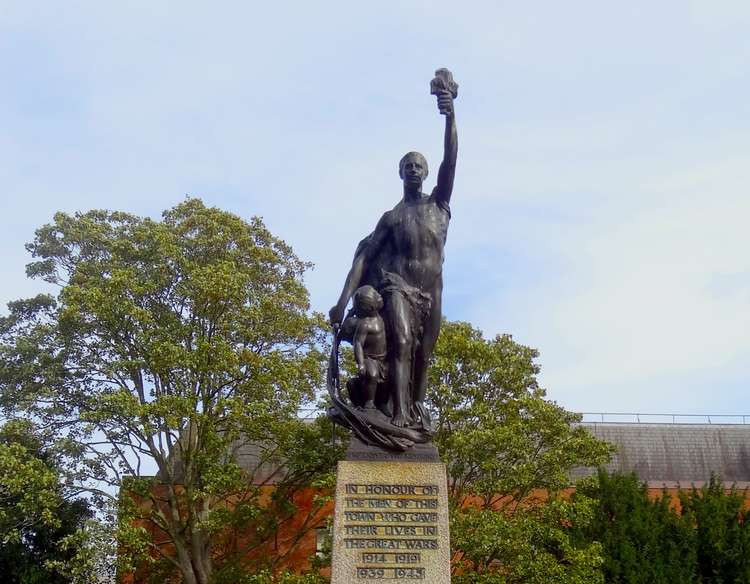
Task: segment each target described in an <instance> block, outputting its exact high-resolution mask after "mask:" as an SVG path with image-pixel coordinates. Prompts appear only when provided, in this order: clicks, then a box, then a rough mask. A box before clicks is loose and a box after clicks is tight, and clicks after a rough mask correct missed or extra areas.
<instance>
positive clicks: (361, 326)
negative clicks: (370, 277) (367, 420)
mask: <svg viewBox="0 0 750 584" xmlns="http://www.w3.org/2000/svg"><path fill="white" fill-rule="evenodd" d="M353 304H354V314H353V315H352V316H349V317H348V318H347V319H346V320H345V321H344V324H343V325H342V327H341V328H342V331H347V332H346V333H345V336H347V337H351V342H352V345H353V346H354V360H355V361H356V363H357V371H358V373H359V375H358V376H356V377H354V378H352V379H350V380H349V381H348V382H347V388H348V390H349V399H351V401H352V403H353V404H354V405H355V406H357V407H358V408H360V409H363V410H374V409H375V397H376V394H377V391H378V386H379V385H380V384H382V383H384V382H385V380H386V373H385V372H386V340H385V323H384V322H383V317H381V316H380V309H381V308H383V297H382V296H381V295H380V294H378V291H377V290H375V288H373V287H372V286H368V285H365V286H362V287H360V288H358V289H357V291H356V292H355V293H354V300H353Z"/></svg>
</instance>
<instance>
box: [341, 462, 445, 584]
mask: <svg viewBox="0 0 750 584" xmlns="http://www.w3.org/2000/svg"><path fill="white" fill-rule="evenodd" d="M376 580H387V581H390V582H420V583H425V584H426V583H429V584H449V583H450V539H449V534H448V494H447V481H446V472H445V465H444V464H442V463H440V462H417V461H412V460H409V461H408V462H403V461H400V460H398V461H393V460H390V461H365V460H344V461H341V462H339V465H338V474H337V481H336V505H335V511H334V525H333V562H332V573H331V583H332V584H354V583H356V584H367V583H369V582H373V581H376Z"/></svg>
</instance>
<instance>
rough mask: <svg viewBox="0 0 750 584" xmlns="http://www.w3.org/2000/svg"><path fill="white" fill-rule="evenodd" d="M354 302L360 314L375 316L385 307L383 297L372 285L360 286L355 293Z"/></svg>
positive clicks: (356, 310)
mask: <svg viewBox="0 0 750 584" xmlns="http://www.w3.org/2000/svg"><path fill="white" fill-rule="evenodd" d="M353 304H354V310H355V312H356V313H357V315H358V316H373V315H375V314H377V313H378V312H379V311H380V309H381V308H383V297H382V296H381V295H380V293H379V292H378V291H377V290H375V288H373V287H372V286H370V285H365V286H360V287H359V288H357V291H356V292H355V293H354V300H353Z"/></svg>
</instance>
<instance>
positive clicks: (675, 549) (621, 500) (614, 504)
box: [574, 470, 702, 584]
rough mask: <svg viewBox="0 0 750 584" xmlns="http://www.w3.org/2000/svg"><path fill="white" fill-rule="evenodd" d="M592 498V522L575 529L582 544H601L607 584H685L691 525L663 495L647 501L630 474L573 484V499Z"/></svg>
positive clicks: (691, 568) (691, 560) (693, 577)
mask: <svg viewBox="0 0 750 584" xmlns="http://www.w3.org/2000/svg"><path fill="white" fill-rule="evenodd" d="M581 495H583V496H586V497H589V498H593V499H596V501H597V502H598V503H597V506H596V512H595V514H594V518H593V520H592V521H591V522H589V523H588V524H587V525H582V526H580V527H579V526H576V529H577V530H578V531H579V534H580V535H581V537H582V538H584V540H587V541H591V540H593V541H599V542H601V543H602V545H603V546H604V557H605V561H604V576H605V579H606V581H607V582H611V583H612V584H670V583H673V582H680V583H681V584H682V583H684V584H690V583H691V582H701V581H702V580H699V579H698V575H697V572H696V549H695V544H696V538H695V530H694V527H693V524H692V522H691V521H690V520H689V519H687V518H684V517H682V516H680V514H679V513H678V512H677V511H676V510H675V509H674V508H673V505H672V500H671V498H670V497H669V495H668V494H666V493H664V494H663V495H662V496H660V497H656V498H653V499H652V498H650V497H649V495H648V490H647V488H646V484H645V483H642V482H641V481H639V480H638V477H637V476H636V475H635V474H628V475H622V474H612V475H610V474H609V473H607V472H606V471H604V470H600V471H599V473H598V476H597V477H596V478H595V479H593V480H589V481H586V482H584V483H583V484H581V485H579V488H578V490H577V491H576V494H575V496H574V499H575V498H577V497H579V496H581Z"/></svg>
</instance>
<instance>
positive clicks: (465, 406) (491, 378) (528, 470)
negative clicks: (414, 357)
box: [429, 322, 610, 584]
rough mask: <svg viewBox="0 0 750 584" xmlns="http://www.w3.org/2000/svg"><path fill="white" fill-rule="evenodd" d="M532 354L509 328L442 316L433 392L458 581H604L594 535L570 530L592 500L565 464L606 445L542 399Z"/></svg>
mask: <svg viewBox="0 0 750 584" xmlns="http://www.w3.org/2000/svg"><path fill="white" fill-rule="evenodd" d="M536 357H537V352H536V351H535V350H533V349H530V348H528V347H525V346H523V345H520V344H518V343H516V342H514V341H513V339H512V338H511V337H510V336H509V335H500V336H497V337H495V338H494V339H489V340H488V339H484V338H483V336H482V334H481V332H480V331H478V330H476V329H474V328H473V327H472V326H471V325H469V324H467V323H461V322H444V323H443V328H442V330H441V334H440V338H439V340H438V343H437V347H436V350H435V355H434V364H433V366H432V368H431V370H430V375H431V379H430V388H431V393H430V396H429V397H430V401H431V407H432V408H433V414H434V419H435V420H436V427H437V435H436V437H435V443H436V444H437V446H438V448H439V450H440V454H441V457H442V458H443V460H444V461H446V464H447V466H448V480H449V497H450V503H451V545H452V547H453V553H454V575H453V581H454V582H457V583H480V582H481V583H484V582H487V583H489V582H492V583H498V584H500V583H503V584H511V583H516V582H518V583H521V582H523V583H525V584H533V583H539V584H542V583H548V582H559V583H576V584H578V583H580V584H583V583H586V584H588V583H595V582H601V581H602V580H601V571H600V564H601V561H602V558H601V549H600V546H599V544H598V543H596V542H584V541H581V540H575V538H574V537H573V534H572V531H571V525H572V524H573V523H576V524H583V523H586V522H587V521H588V520H590V518H591V516H592V514H593V501H592V500H590V499H587V498H584V497H579V498H577V500H576V501H574V502H573V501H569V500H567V498H566V497H565V496H563V491H564V490H565V489H566V488H567V487H569V486H570V481H569V475H568V473H569V471H570V469H571V468H573V467H575V466H581V465H582V466H597V465H599V464H601V463H602V462H603V461H605V460H606V459H607V458H608V456H609V453H610V447H609V446H608V445H606V444H605V443H602V442H599V441H598V440H596V439H594V438H593V437H592V436H591V435H590V434H589V433H588V432H587V431H586V430H585V429H584V428H583V427H581V426H577V425H576V422H578V421H579V417H578V416H577V415H576V414H572V413H570V412H567V411H565V410H564V409H563V408H561V407H560V406H558V405H556V404H555V403H554V402H551V401H549V400H546V399H545V392H544V390H543V389H542V388H540V387H539V385H538V383H537V379H536V376H537V374H538V372H539V367H538V365H537V364H536V362H535V359H536Z"/></svg>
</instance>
